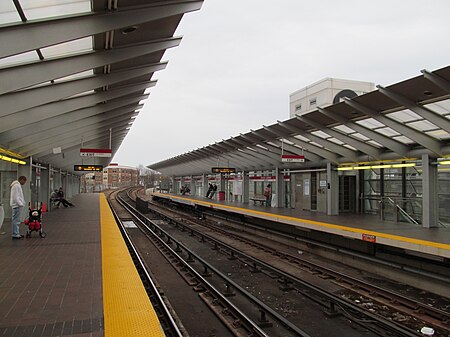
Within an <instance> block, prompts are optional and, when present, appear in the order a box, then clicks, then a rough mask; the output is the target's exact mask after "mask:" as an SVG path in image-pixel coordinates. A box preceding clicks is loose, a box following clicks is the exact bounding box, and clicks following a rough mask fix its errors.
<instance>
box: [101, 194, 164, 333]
mask: <svg viewBox="0 0 450 337" xmlns="http://www.w3.org/2000/svg"><path fill="white" fill-rule="evenodd" d="M100 224H101V242H102V282H103V313H104V319H105V331H104V336H105V337H116V336H117V337H123V336H133V337H140V336H142V337H144V336H152V337H164V333H163V331H162V329H161V326H160V323H159V320H158V317H157V316H156V313H155V311H154V309H153V306H152V304H151V302H150V300H149V298H148V295H147V292H146V291H145V289H144V286H143V284H142V281H141V279H140V277H139V274H138V272H137V270H136V268H135V266H134V264H133V261H132V259H131V256H130V254H129V252H128V248H127V246H126V245H125V242H124V240H123V238H122V234H121V233H120V230H119V228H118V226H117V224H116V221H115V219H114V216H113V214H112V212H111V209H110V208H109V205H108V202H107V201H106V197H105V195H104V194H103V193H102V194H100Z"/></svg>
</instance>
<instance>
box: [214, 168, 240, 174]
mask: <svg viewBox="0 0 450 337" xmlns="http://www.w3.org/2000/svg"><path fill="white" fill-rule="evenodd" d="M211 172H212V173H236V169H235V168H234V167H213V168H211Z"/></svg>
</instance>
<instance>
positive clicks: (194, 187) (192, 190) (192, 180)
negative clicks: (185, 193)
mask: <svg viewBox="0 0 450 337" xmlns="http://www.w3.org/2000/svg"><path fill="white" fill-rule="evenodd" d="M195 192H196V186H195V179H194V176H191V193H190V194H191V195H196V194H197V193H195Z"/></svg>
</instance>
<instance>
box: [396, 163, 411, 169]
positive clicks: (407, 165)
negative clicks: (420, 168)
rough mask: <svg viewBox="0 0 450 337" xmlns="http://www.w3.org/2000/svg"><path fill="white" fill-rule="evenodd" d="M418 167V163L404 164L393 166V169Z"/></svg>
mask: <svg viewBox="0 0 450 337" xmlns="http://www.w3.org/2000/svg"><path fill="white" fill-rule="evenodd" d="M414 166H416V163H403V164H392V167H393V168H399V167H414Z"/></svg>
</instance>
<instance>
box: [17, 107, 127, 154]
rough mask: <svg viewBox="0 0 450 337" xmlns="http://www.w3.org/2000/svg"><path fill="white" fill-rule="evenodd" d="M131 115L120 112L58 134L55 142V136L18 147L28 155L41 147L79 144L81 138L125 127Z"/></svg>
mask: <svg viewBox="0 0 450 337" xmlns="http://www.w3.org/2000/svg"><path fill="white" fill-rule="evenodd" d="M131 115H133V113H131V112H130V113H128V114H122V115H121V116H118V117H116V118H114V119H111V120H108V121H107V122H104V123H101V122H100V123H99V124H93V125H92V126H91V127H89V128H85V129H83V128H76V129H74V130H73V131H70V132H66V133H64V135H63V136H59V137H58V138H57V139H58V142H55V138H45V139H42V140H41V141H38V142H35V143H33V144H29V145H28V146H26V147H21V148H18V149H19V150H20V152H22V153H27V154H28V155H34V154H35V153H37V152H38V151H41V150H42V149H43V148H44V149H45V148H48V149H49V150H50V151H52V149H53V148H54V147H55V145H57V146H61V147H63V146H62V145H60V144H67V143H74V144H77V143H78V144H81V140H82V139H83V141H84V139H85V138H89V137H91V136H95V135H97V136H100V135H101V134H102V133H108V131H109V128H122V127H124V128H125V127H127V125H128V122H129V120H130V117H131Z"/></svg>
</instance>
